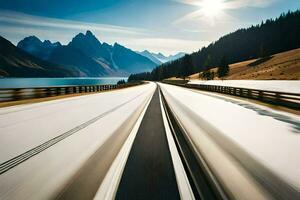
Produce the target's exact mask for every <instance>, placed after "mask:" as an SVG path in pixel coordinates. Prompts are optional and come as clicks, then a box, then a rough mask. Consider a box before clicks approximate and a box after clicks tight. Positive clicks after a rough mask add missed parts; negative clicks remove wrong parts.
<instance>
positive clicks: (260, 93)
mask: <svg viewBox="0 0 300 200" xmlns="http://www.w3.org/2000/svg"><path fill="white" fill-rule="evenodd" d="M258 99H260V100H263V91H259V92H258Z"/></svg>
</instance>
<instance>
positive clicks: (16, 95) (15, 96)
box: [12, 89, 21, 100]
mask: <svg viewBox="0 0 300 200" xmlns="http://www.w3.org/2000/svg"><path fill="white" fill-rule="evenodd" d="M20 94H21V89H14V91H13V95H12V98H13V100H20V99H21V95H20Z"/></svg>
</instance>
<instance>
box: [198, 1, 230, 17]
mask: <svg viewBox="0 0 300 200" xmlns="http://www.w3.org/2000/svg"><path fill="white" fill-rule="evenodd" d="M199 6H200V7H201V11H202V12H203V14H204V15H206V16H208V17H214V16H216V15H218V14H219V13H220V12H221V11H222V10H223V9H224V1H223V0H203V1H201V2H200V3H199Z"/></svg>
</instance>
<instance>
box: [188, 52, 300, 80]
mask: <svg viewBox="0 0 300 200" xmlns="http://www.w3.org/2000/svg"><path fill="white" fill-rule="evenodd" d="M255 61H257V59H252V60H247V61H244V62H239V63H234V64H231V65H229V67H230V72H229V75H228V76H227V77H225V79H226V80H300V48H299V49H294V50H291V51H286V52H283V53H279V54H275V55H273V56H272V58H271V59H269V60H267V61H265V62H263V63H260V64H257V65H255V66H249V64H251V63H253V62H255ZM212 70H213V71H215V72H216V70H217V68H213V69H212ZM190 79H199V73H197V74H193V75H191V76H190Z"/></svg>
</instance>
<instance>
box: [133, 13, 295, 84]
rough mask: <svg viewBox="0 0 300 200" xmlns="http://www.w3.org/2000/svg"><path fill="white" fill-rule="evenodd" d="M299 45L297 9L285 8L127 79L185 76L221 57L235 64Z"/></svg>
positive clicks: (214, 63) (201, 69)
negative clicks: (289, 9) (285, 9)
mask: <svg viewBox="0 0 300 200" xmlns="http://www.w3.org/2000/svg"><path fill="white" fill-rule="evenodd" d="M299 47H300V10H297V11H295V12H290V11H289V12H288V13H285V14H281V15H280V16H279V17H278V18H276V19H268V20H266V21H263V22H262V23H261V24H259V25H256V26H251V27H249V28H246V29H240V30H237V31H235V32H233V33H230V34H228V35H225V36H223V37H221V38H220V39H219V40H218V41H216V42H213V43H211V44H210V45H209V46H207V47H203V48H202V49H201V50H199V51H198V52H195V53H192V54H190V55H186V56H185V57H183V58H181V59H178V60H175V61H173V62H169V63H166V64H162V65H160V66H158V67H157V68H155V69H154V70H153V71H152V72H151V73H143V74H138V75H137V74H135V75H131V76H130V78H129V80H135V79H146V80H149V79H151V80H162V79H165V78H169V77H174V76H176V77H185V76H187V75H190V74H193V73H196V72H201V71H204V70H207V69H211V68H213V67H215V66H218V65H220V63H221V60H224V59H226V61H227V62H228V63H235V62H240V61H244V60H249V59H252V58H258V57H267V56H269V55H272V54H275V53H279V52H283V51H287V50H291V49H296V48H299Z"/></svg>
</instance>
